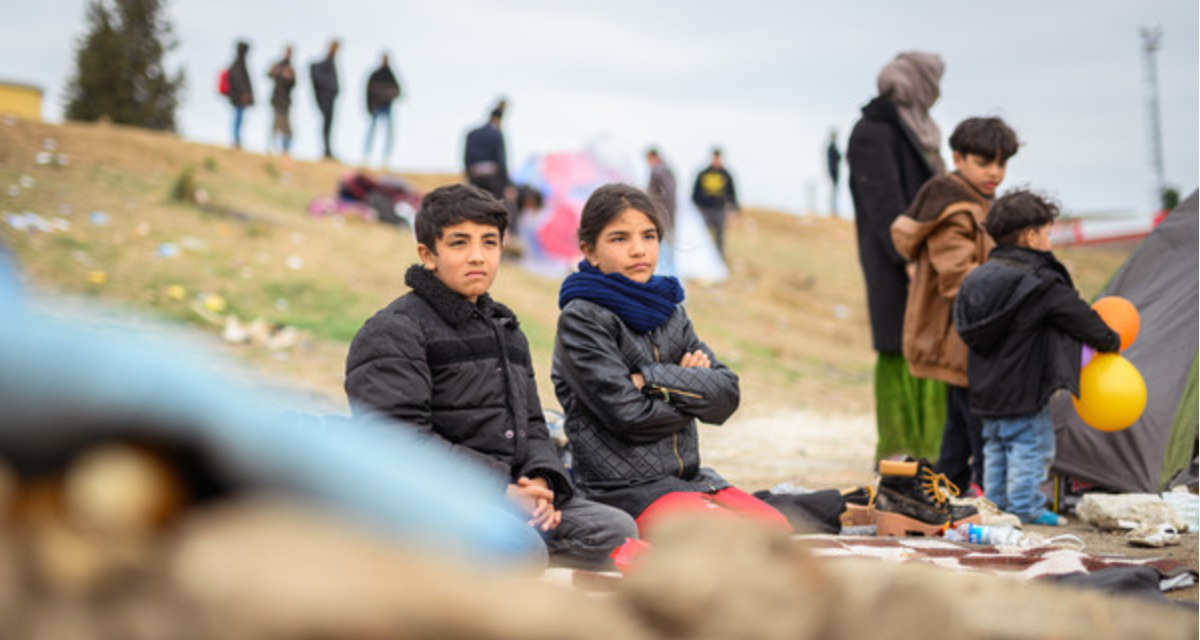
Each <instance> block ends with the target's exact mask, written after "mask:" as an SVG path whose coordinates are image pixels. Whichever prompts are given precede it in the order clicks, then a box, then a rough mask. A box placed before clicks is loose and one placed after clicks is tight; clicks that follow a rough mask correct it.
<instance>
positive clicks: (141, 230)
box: [133, 222, 150, 238]
mask: <svg viewBox="0 0 1200 640" xmlns="http://www.w3.org/2000/svg"><path fill="white" fill-rule="evenodd" d="M133 233H134V234H135V235H137V236H138V237H139V238H145V237H146V236H148V235H150V225H148V224H146V223H145V222H139V223H137V226H136V227H134V228H133Z"/></svg>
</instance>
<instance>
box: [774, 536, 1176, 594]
mask: <svg viewBox="0 0 1200 640" xmlns="http://www.w3.org/2000/svg"><path fill="white" fill-rule="evenodd" d="M796 539H797V540H798V541H800V542H802V543H803V544H804V545H805V546H806V547H808V549H809V550H810V551H811V552H812V553H813V555H816V556H818V557H825V558H842V557H855V558H876V559H879V560H883V561H885V562H921V563H925V564H932V565H934V566H938V567H943V568H946V569H951V570H954V571H990V572H993V573H998V574H1006V575H1012V576H1015V577H1018V578H1023V579H1035V578H1045V577H1053V576H1063V575H1067V574H1077V573H1085V574H1090V573H1095V572H1097V571H1101V570H1104V569H1115V568H1127V567H1148V568H1151V569H1154V570H1155V571H1157V572H1158V573H1159V576H1160V577H1161V580H1160V585H1161V587H1162V590H1163V591H1168V590H1170V589H1179V588H1186V587H1190V586H1192V585H1193V584H1195V583H1196V572H1195V571H1192V570H1191V569H1189V568H1188V567H1187V565H1184V564H1183V563H1181V562H1179V561H1177V560H1172V559H1170V558H1142V557H1131V556H1113V555H1094V554H1089V553H1084V552H1081V551H1076V550H1073V549H1060V548H1056V547H1053V546H1043V547H1031V548H1025V547H1007V546H990V545H970V544H959V543H954V542H947V541H945V540H938V539H934V538H877V537H870V536H837V535H806V536H797V538H796Z"/></svg>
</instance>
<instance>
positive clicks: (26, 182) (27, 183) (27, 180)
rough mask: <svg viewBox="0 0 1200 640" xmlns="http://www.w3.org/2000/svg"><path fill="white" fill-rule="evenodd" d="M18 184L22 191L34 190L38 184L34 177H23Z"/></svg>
mask: <svg viewBox="0 0 1200 640" xmlns="http://www.w3.org/2000/svg"><path fill="white" fill-rule="evenodd" d="M17 184H19V185H21V188H22V189H26V190H29V189H32V188H33V185H35V184H37V182H36V181H35V180H34V179H33V176H21V179H20V180H18V181H17Z"/></svg>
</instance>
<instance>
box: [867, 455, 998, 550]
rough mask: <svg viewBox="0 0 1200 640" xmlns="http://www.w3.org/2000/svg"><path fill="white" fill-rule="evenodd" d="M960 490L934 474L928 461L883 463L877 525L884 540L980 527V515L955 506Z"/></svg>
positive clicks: (881, 464)
mask: <svg viewBox="0 0 1200 640" xmlns="http://www.w3.org/2000/svg"><path fill="white" fill-rule="evenodd" d="M957 495H958V487H956V486H954V483H952V482H950V481H949V480H947V479H946V476H944V475H942V474H940V473H937V472H935V471H934V470H933V466H932V465H930V464H929V461H928V460H924V459H921V460H882V461H880V463H879V492H878V495H877V496H876V498H875V505H874V506H875V521H876V524H877V526H878V535H881V536H937V535H941V532H942V531H943V529H944V528H946V527H950V526H954V525H956V524H958V523H960V522H972V523H976V524H978V522H979V512H978V511H977V510H976V509H975V507H972V506H969V505H953V504H951V503H950V498H951V497H953V496H957Z"/></svg>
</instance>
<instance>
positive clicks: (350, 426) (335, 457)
mask: <svg viewBox="0 0 1200 640" xmlns="http://www.w3.org/2000/svg"><path fill="white" fill-rule="evenodd" d="M0 271H2V269H0ZM2 275H4V274H2V273H0V276H2ZM189 360H190V361H193V362H194V358H192V357H190V356H189V357H181V354H180V353H176V352H174V350H173V349H164V345H162V344H151V343H149V342H147V341H144V340H139V339H138V338H135V337H133V336H129V335H118V334H114V332H113V331H112V330H104V331H98V330H91V329H88V328H87V327H81V326H78V324H75V323H72V324H66V323H63V322H62V321H59V320H53V319H50V318H46V317H42V316H36V315H31V314H27V313H25V312H24V311H23V310H21V309H20V308H14V307H13V306H11V305H10V306H8V307H7V308H5V309H0V459H4V460H5V461H7V462H8V463H10V464H11V465H12V466H13V468H14V469H15V470H16V471H17V472H18V473H19V474H21V475H23V476H24V475H29V474H35V475H36V474H38V473H44V472H50V471H52V470H53V469H55V468H61V465H63V464H65V463H66V462H67V461H68V460H69V459H70V457H71V456H72V455H74V454H77V453H78V452H80V451H81V450H82V449H84V448H85V447H87V446H89V445H92V444H96V443H99V442H104V441H109V440H113V441H121V440H131V441H140V442H153V443H160V444H163V445H165V446H168V447H170V448H172V449H174V450H186V451H189V452H192V453H193V454H196V455H197V456H198V457H199V458H200V459H203V460H204V461H206V462H205V464H206V465H207V467H208V469H207V471H208V472H209V473H210V474H211V475H213V476H214V477H215V478H216V479H217V480H219V482H220V484H222V485H223V486H225V487H227V488H229V489H231V490H233V491H235V492H241V491H246V492H267V493H272V494H276V495H283V496H286V497H289V498H292V499H295V500H298V501H300V502H301V503H303V504H307V505H309V506H312V507H315V508H317V509H320V510H322V511H326V512H328V513H330V514H335V515H339V516H346V517H349V518H351V519H354V520H356V521H357V522H359V523H362V524H366V525H368V526H370V527H373V528H374V529H375V530H377V531H381V532H383V533H385V534H387V535H389V536H390V537H392V538H393V539H396V540H398V541H400V542H402V543H405V544H409V545H412V546H416V547H419V548H425V549H429V550H431V551H438V552H445V553H448V554H452V555H456V556H459V557H460V558H462V559H463V560H466V561H473V562H482V563H491V564H506V563H509V562H514V561H529V560H533V561H542V562H544V559H545V548H544V546H543V544H542V542H541V540H540V538H539V536H538V534H537V533H536V532H535V531H534V530H533V529H531V528H530V527H529V526H527V525H526V524H525V523H524V521H523V519H522V518H520V517H519V516H518V515H517V514H515V513H514V512H513V511H511V510H510V508H509V506H508V503H507V502H506V501H505V500H504V497H503V495H502V494H501V493H500V492H497V490H496V483H495V480H494V479H492V478H489V477H488V476H487V475H486V474H485V472H484V471H482V470H480V469H476V468H474V467H472V466H469V465H468V464H466V463H464V462H462V461H458V460H452V459H450V458H448V457H447V456H446V455H445V454H443V453H441V452H439V451H437V450H435V449H433V448H431V447H428V446H426V445H425V444H424V443H423V442H421V441H420V440H418V439H416V438H415V437H414V436H412V435H411V434H410V433H409V432H408V430H406V429H405V428H404V427H403V426H401V425H395V424H390V423H386V422H381V421H376V422H351V421H349V420H336V419H335V420H325V419H320V418H317V417H315V416H310V417H308V418H307V419H301V420H297V416H296V415H295V414H293V415H292V416H288V415H281V414H279V413H277V412H275V411H272V410H269V409H268V408H267V407H268V403H267V402H266V400H267V399H268V398H267V397H264V395H263V394H261V393H256V392H255V390H254V389H249V390H247V389H241V388H236V387H235V384H234V383H231V382H229V381H227V380H221V379H217V378H216V377H214V376H212V375H207V374H205V373H203V372H200V371H196V370H193V369H189V368H187V367H185V366H184V365H183V364H181V362H185V361H189Z"/></svg>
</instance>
